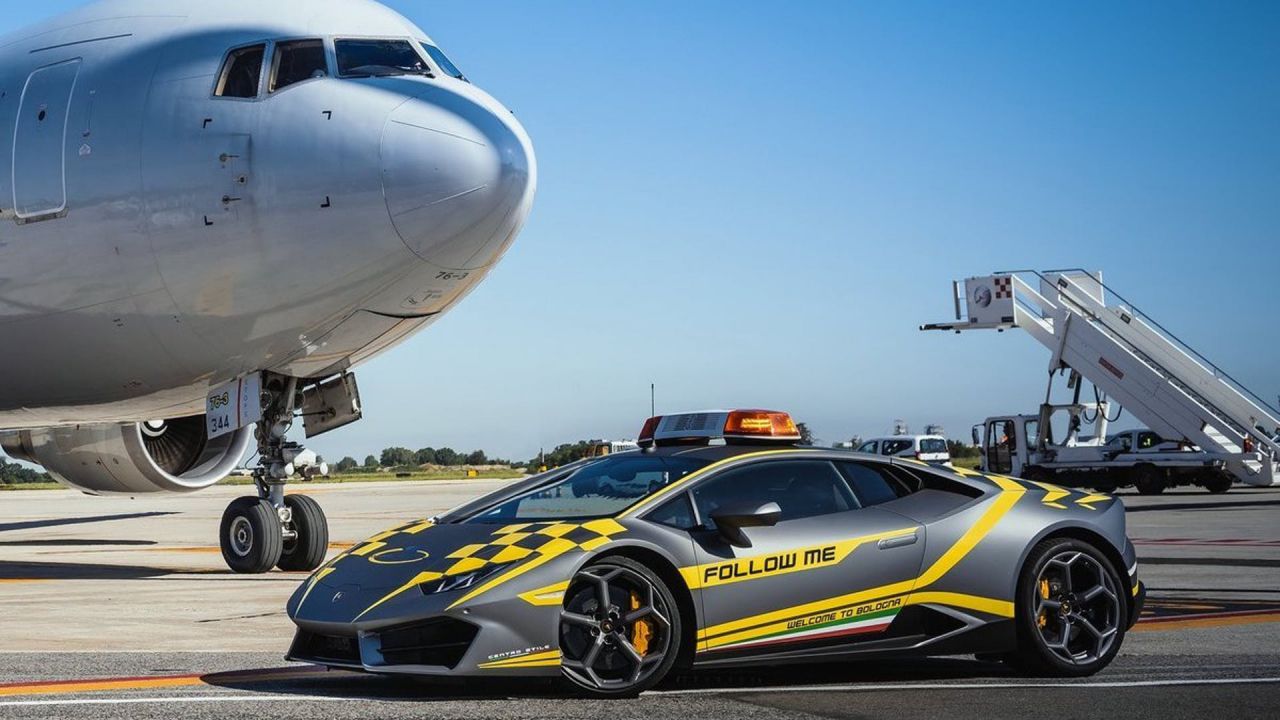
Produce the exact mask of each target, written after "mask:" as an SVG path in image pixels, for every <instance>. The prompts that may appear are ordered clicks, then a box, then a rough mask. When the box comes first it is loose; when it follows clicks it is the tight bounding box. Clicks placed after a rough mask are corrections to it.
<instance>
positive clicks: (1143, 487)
mask: <svg viewBox="0 0 1280 720" xmlns="http://www.w3.org/2000/svg"><path fill="white" fill-rule="evenodd" d="M1134 473H1135V476H1134V478H1133V486H1134V487H1135V488H1137V489H1138V494H1140V495H1159V494H1160V493H1162V492H1164V489H1165V485H1166V484H1167V483H1166V482H1165V479H1164V473H1162V472H1160V471H1159V470H1157V469H1156V468H1155V467H1154V466H1151V465H1142V466H1140V467H1139V468H1137V470H1135V471H1134Z"/></svg>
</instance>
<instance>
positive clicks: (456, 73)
mask: <svg viewBox="0 0 1280 720" xmlns="http://www.w3.org/2000/svg"><path fill="white" fill-rule="evenodd" d="M422 49H423V50H426V51H427V55H430V56H431V59H432V60H434V61H435V63H436V65H439V66H440V69H441V70H443V71H444V73H445V74H446V75H452V76H453V77H456V78H458V79H459V80H466V79H467V78H466V76H464V75H463V74H462V71H461V70H459V69H458V66H457V65H454V64H453V62H452V61H450V60H449V57H448V56H447V55H445V54H444V51H443V50H441V49H440V48H438V47H436V46H435V45H432V44H431V43H422Z"/></svg>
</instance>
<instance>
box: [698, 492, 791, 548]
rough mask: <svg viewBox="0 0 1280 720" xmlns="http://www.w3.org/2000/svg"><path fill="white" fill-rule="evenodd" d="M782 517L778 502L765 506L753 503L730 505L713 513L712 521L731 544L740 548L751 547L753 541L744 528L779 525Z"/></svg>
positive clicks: (765, 504) (768, 503)
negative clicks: (748, 537)
mask: <svg viewBox="0 0 1280 720" xmlns="http://www.w3.org/2000/svg"><path fill="white" fill-rule="evenodd" d="M781 517H782V508H780V507H778V503H776V502H767V503H764V504H760V503H752V502H737V503H730V504H729V505H726V506H724V507H722V508H719V509H717V510H716V511H715V512H713V513H711V519H712V520H714V521H715V523H716V529H717V530H719V531H720V534H721V535H723V536H724V539H725V540H728V541H729V543H730V544H732V545H737V546H738V547H751V540H749V539H747V536H746V534H745V533H743V532H742V528H746V527H771V526H773V525H777V524H778V519H779V518H781Z"/></svg>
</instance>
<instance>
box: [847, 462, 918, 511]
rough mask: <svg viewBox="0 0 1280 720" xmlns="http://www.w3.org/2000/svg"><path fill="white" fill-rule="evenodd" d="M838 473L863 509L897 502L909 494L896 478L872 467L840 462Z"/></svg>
mask: <svg viewBox="0 0 1280 720" xmlns="http://www.w3.org/2000/svg"><path fill="white" fill-rule="evenodd" d="M840 472H841V473H843V474H844V476H845V478H846V479H847V480H848V481H849V485H850V486H851V487H852V488H853V493H854V495H856V496H857V498H858V502H859V503H860V504H861V505H862V506H863V507H868V506H871V505H879V504H880V503H886V502H889V501H890V500H897V499H898V498H900V497H902V496H903V495H906V494H908V493H909V492H910V491H909V490H908V489H907V488H906V487H905V486H903V484H902V482H901V481H899V480H898V479H897V478H895V477H893V476H892V475H889V474H888V472H887V471H885V470H882V469H880V468H877V467H874V466H872V465H866V464H863V463H856V462H842V463H840Z"/></svg>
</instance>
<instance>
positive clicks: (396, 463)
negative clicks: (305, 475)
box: [333, 447, 511, 472]
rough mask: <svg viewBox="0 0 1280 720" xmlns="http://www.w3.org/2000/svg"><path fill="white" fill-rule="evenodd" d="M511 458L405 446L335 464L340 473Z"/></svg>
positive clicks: (484, 462)
mask: <svg viewBox="0 0 1280 720" xmlns="http://www.w3.org/2000/svg"><path fill="white" fill-rule="evenodd" d="M510 464H511V463H510V462H509V461H507V460H501V459H498V458H490V457H489V456H488V455H486V454H485V452H484V451H483V450H473V451H471V452H459V451H457V450H454V449H453V448H449V447H442V448H430V447H426V448H420V449H418V450H410V449H409V448H404V447H389V448H383V450H382V452H381V453H380V454H379V455H377V456H374V455H367V456H365V459H364V462H363V463H360V462H356V459H355V458H353V457H351V456H350V455H348V456H346V457H344V458H342V459H341V460H339V461H338V462H337V463H336V464H335V465H334V466H333V467H334V469H335V470H337V471H338V472H354V471H365V472H368V471H371V470H377V469H378V468H407V467H417V466H421V465H444V466H458V465H510Z"/></svg>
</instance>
